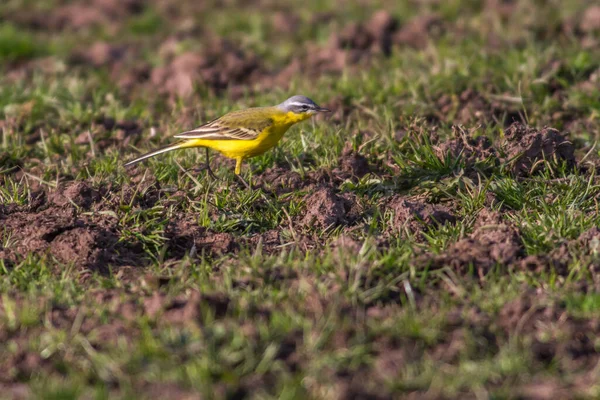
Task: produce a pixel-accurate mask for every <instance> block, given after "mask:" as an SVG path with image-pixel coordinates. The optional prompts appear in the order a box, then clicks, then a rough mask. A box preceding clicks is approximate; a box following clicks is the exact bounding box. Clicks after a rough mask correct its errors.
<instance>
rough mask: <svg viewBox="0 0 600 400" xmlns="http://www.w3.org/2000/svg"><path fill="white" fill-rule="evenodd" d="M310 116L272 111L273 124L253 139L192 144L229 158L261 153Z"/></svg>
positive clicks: (202, 140) (195, 141) (205, 141)
mask: <svg viewBox="0 0 600 400" xmlns="http://www.w3.org/2000/svg"><path fill="white" fill-rule="evenodd" d="M307 118H310V115H307V114H300V115H299V114H294V113H283V112H280V113H274V114H273V115H272V116H271V119H272V120H273V124H272V125H271V126H269V127H268V128H266V129H264V130H263V131H262V132H261V133H260V134H259V135H258V137H257V138H256V139H253V140H206V139H197V140H194V144H193V146H194V147H195V146H201V147H208V148H211V149H213V150H217V151H218V152H220V153H222V154H223V155H224V156H225V157H229V158H239V157H242V158H249V157H254V156H258V155H260V154H263V153H264V152H265V151H267V150H269V149H271V148H272V147H274V146H275V145H276V144H277V143H278V142H279V141H280V140H281V138H282V137H283V135H284V134H285V132H287V130H288V129H289V128H290V127H291V126H292V125H294V124H296V123H298V122H300V121H303V120H305V119H307Z"/></svg>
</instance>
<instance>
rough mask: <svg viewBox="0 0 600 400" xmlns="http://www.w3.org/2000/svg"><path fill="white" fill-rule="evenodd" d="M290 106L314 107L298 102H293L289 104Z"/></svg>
mask: <svg viewBox="0 0 600 400" xmlns="http://www.w3.org/2000/svg"><path fill="white" fill-rule="evenodd" d="M289 105H290V106H307V107H313V105H312V104H308V103H298V102H296V101H295V102H293V103H290V104H289Z"/></svg>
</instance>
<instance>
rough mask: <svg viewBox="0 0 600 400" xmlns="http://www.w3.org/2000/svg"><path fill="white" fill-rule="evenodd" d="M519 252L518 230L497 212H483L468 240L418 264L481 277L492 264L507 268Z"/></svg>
mask: <svg viewBox="0 0 600 400" xmlns="http://www.w3.org/2000/svg"><path fill="white" fill-rule="evenodd" d="M522 253H523V245H522V241H521V238H520V237H519V235H518V232H517V230H516V229H515V228H514V227H513V226H511V225H510V224H508V223H506V222H504V221H503V220H502V217H501V215H500V213H498V212H496V211H492V212H491V211H488V210H485V209H484V210H482V211H481V212H480V215H479V217H478V219H477V221H476V223H475V229H474V231H473V233H472V234H471V235H469V237H467V238H465V239H461V240H459V241H458V242H456V243H454V244H452V245H450V246H449V247H448V248H447V249H446V250H445V251H444V252H443V253H441V254H439V255H424V256H421V257H420V260H419V261H420V262H421V263H424V264H430V265H433V266H434V267H436V268H441V267H444V266H450V267H451V268H453V269H454V270H456V271H458V272H460V273H462V274H466V273H469V272H470V271H471V272H473V273H476V274H477V275H479V277H480V278H483V277H484V276H485V274H486V273H487V272H488V271H489V270H490V269H492V268H493V267H494V266H495V265H503V266H508V265H510V264H512V263H514V262H516V261H517V260H518V259H519V258H520V257H521V256H522ZM471 267H473V269H474V270H471Z"/></svg>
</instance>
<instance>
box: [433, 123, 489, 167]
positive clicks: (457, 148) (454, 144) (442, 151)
mask: <svg viewBox="0 0 600 400" xmlns="http://www.w3.org/2000/svg"><path fill="white" fill-rule="evenodd" d="M454 132H455V137H456V138H455V139H450V140H447V141H445V142H441V143H439V144H437V145H436V146H435V147H434V150H435V152H436V155H437V156H438V158H439V159H440V160H445V159H446V158H447V156H448V155H449V156H450V157H451V158H452V159H456V158H458V157H460V158H461V160H462V161H463V162H464V163H465V167H466V168H472V167H474V166H475V165H476V164H478V163H481V162H483V161H485V160H488V159H495V158H496V157H497V152H496V149H494V147H493V146H492V143H491V142H490V140H489V139H488V138H487V137H485V136H478V137H473V136H471V135H469V134H465V133H463V132H461V131H460V130H459V129H456V130H455V131H454Z"/></svg>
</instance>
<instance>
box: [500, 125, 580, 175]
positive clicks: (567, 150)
mask: <svg viewBox="0 0 600 400" xmlns="http://www.w3.org/2000/svg"><path fill="white" fill-rule="evenodd" d="M502 148H503V150H504V152H505V153H506V156H507V157H506V160H507V161H508V162H509V163H510V165H511V170H512V172H513V173H514V174H515V175H518V176H528V175H531V174H533V173H536V172H539V171H541V170H544V169H545V168H546V166H547V165H546V161H548V162H554V163H562V162H564V163H566V165H567V168H571V169H572V168H574V167H575V165H576V161H575V154H574V153H575V148H574V146H573V144H572V143H571V142H569V141H568V140H567V139H566V138H565V136H564V135H563V134H561V133H560V132H559V131H557V130H556V129H552V128H543V129H541V130H537V129H535V128H531V127H528V126H525V125H523V124H520V123H514V124H512V125H511V126H510V127H509V128H508V129H507V130H506V132H505V142H504V143H503V147H502Z"/></svg>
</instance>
